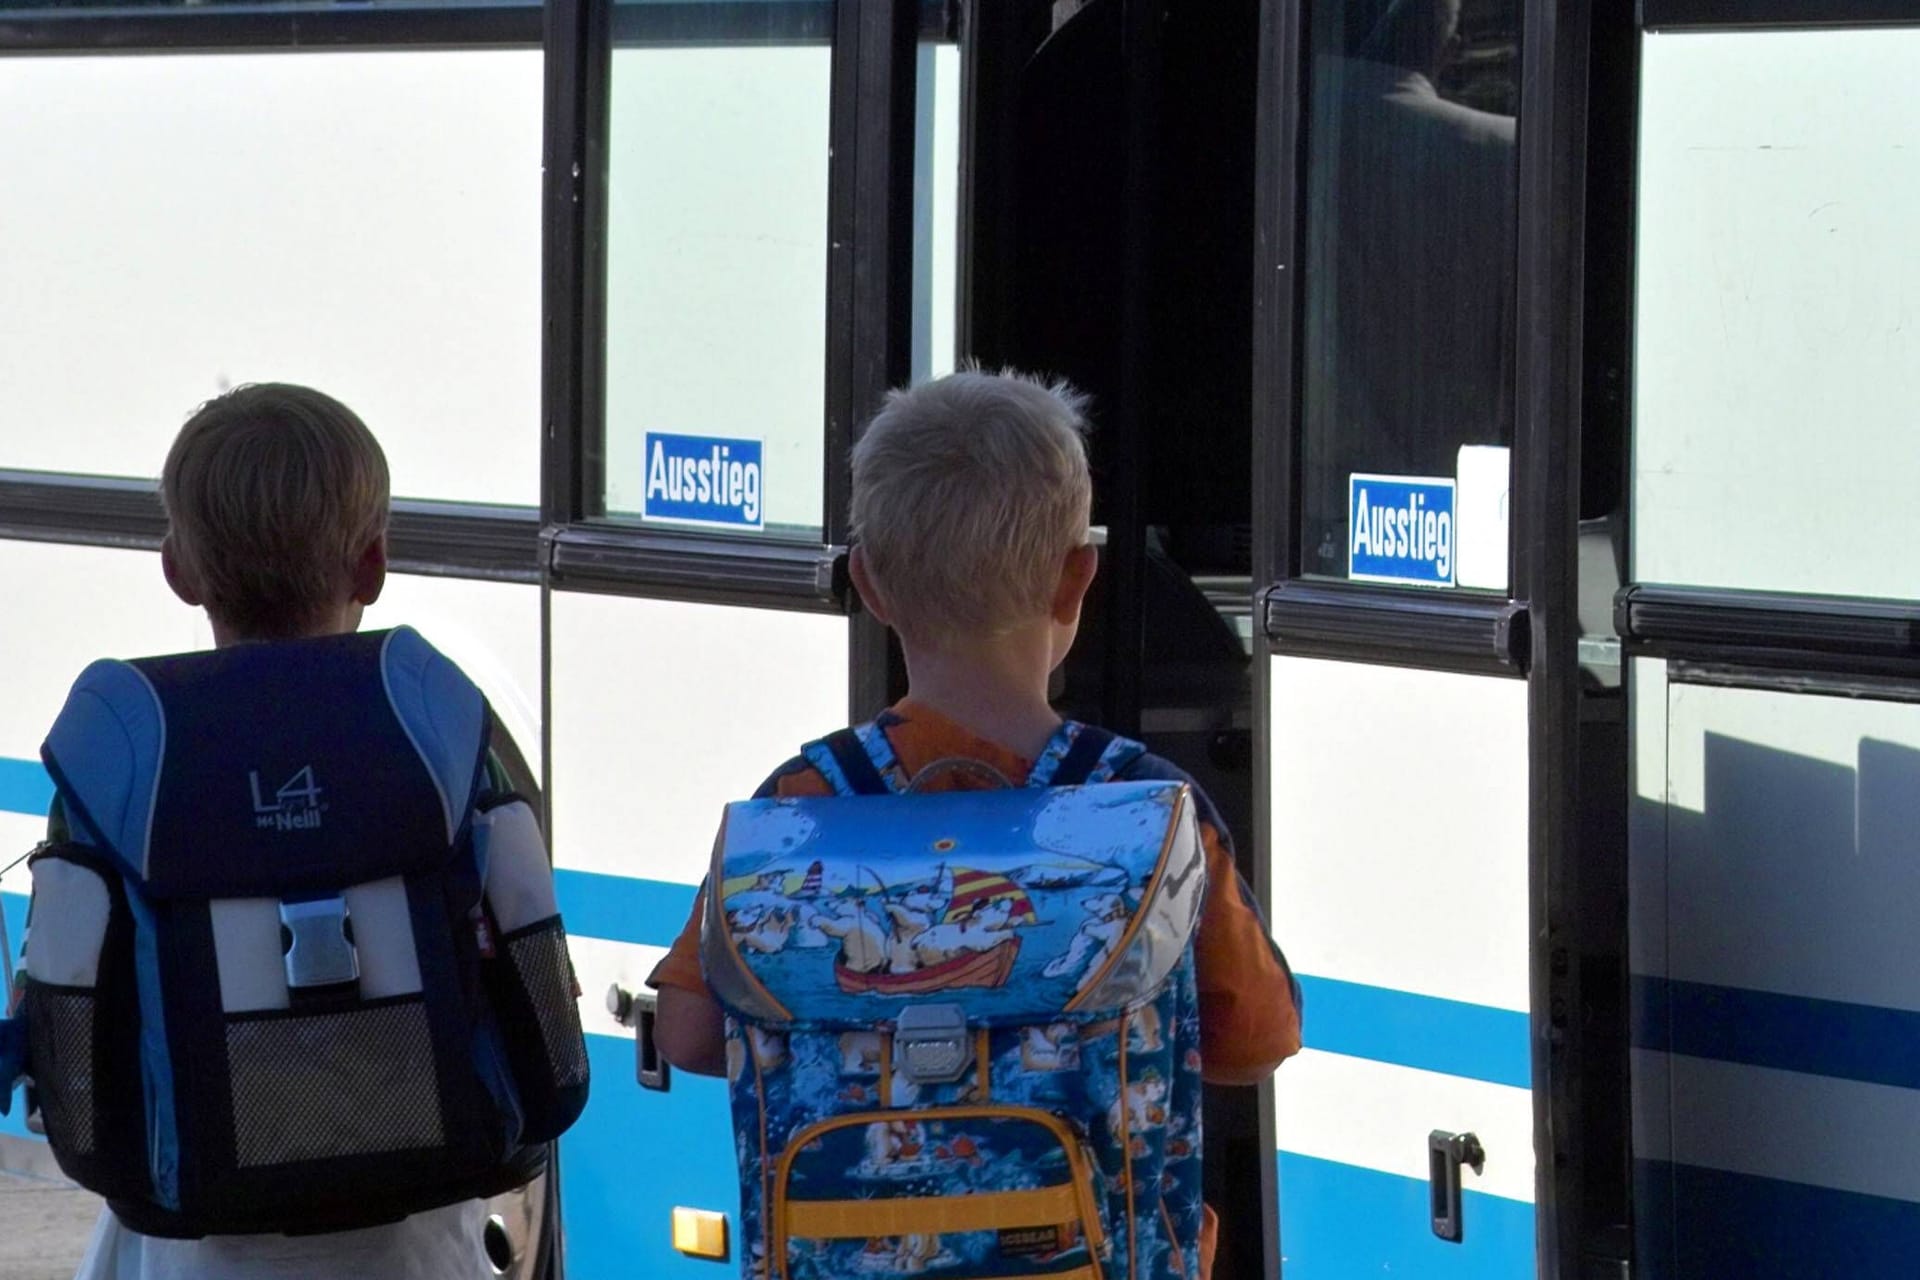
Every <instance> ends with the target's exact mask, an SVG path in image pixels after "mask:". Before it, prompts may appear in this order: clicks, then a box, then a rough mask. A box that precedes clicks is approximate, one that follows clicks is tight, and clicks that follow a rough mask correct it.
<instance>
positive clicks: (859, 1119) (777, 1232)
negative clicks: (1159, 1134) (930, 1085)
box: [765, 1106, 1106, 1280]
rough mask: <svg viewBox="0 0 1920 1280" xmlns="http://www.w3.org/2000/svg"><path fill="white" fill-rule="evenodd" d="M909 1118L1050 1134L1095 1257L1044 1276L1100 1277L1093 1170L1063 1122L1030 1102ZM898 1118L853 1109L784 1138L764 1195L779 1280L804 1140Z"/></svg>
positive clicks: (785, 1274) (939, 1110)
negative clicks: (1012, 1125) (1031, 1128)
mask: <svg viewBox="0 0 1920 1280" xmlns="http://www.w3.org/2000/svg"><path fill="white" fill-rule="evenodd" d="M912 1114H913V1119H914V1120H915V1121H916V1122H919V1123H925V1122H926V1121H928V1120H995V1119H998V1120H1019V1121H1023V1122H1025V1123H1028V1124H1037V1125H1039V1126H1041V1127H1042V1128H1044V1129H1045V1130H1047V1132H1048V1133H1050V1134H1052V1135H1053V1137H1054V1140H1055V1141H1057V1142H1058V1143H1059V1144H1060V1149H1061V1151H1063V1152H1065V1153H1066V1157H1067V1173H1068V1177H1069V1179H1070V1182H1069V1184H1068V1185H1070V1186H1071V1188H1072V1192H1073V1197H1074V1200H1075V1201H1076V1203H1077V1204H1078V1205H1079V1209H1080V1227H1081V1229H1082V1230H1083V1231H1085V1232H1086V1237H1087V1255H1088V1257H1089V1258H1092V1259H1094V1260H1095V1261H1094V1262H1092V1263H1091V1264H1089V1265H1088V1266H1087V1267H1085V1268H1083V1269H1081V1270H1079V1271H1072V1272H1064V1273H1061V1275H1059V1276H1049V1277H1048V1278H1047V1280H1067V1278H1068V1277H1084V1278H1085V1280H1103V1273H1102V1271H1101V1269H1100V1266H1099V1263H1098V1259H1099V1257H1100V1252H1101V1250H1102V1249H1103V1248H1104V1247H1105V1245H1106V1232H1105V1230H1104V1229H1103V1228H1102V1226H1101V1224H1100V1205H1099V1202H1098V1201H1097V1200H1096V1199H1095V1198H1094V1193H1093V1172H1092V1167H1091V1166H1090V1165H1089V1163H1088V1161H1087V1153H1086V1150H1085V1149H1084V1148H1083V1147H1081V1145H1080V1139H1079V1138H1078V1137H1077V1136H1076V1135H1075V1134H1074V1132H1073V1130H1071V1129H1069V1128H1068V1127H1067V1123H1066V1121H1064V1120H1062V1119H1061V1118H1060V1117H1059V1116H1056V1115H1054V1114H1053V1113H1052V1112H1051V1111H1041V1110H1039V1109H1037V1108H1033V1107H1011V1106H959V1107H932V1108H929V1109H927V1110H925V1111H916V1112H914V1113H912ZM900 1118H901V1114H900V1112H898V1111H855V1112H850V1113H848V1114H846V1115H841V1116H831V1117H828V1118H827V1119H824V1120H816V1121H814V1122H813V1123H812V1124H810V1125H806V1126H804V1127H802V1128H800V1129H797V1130H795V1131H794V1133H793V1134H792V1135H791V1136H790V1137H789V1138H788V1139H787V1145H786V1149H785V1150H783V1151H782V1152H781V1153H780V1164H779V1167H778V1170H777V1171H776V1173H775V1175H774V1181H773V1187H772V1194H771V1195H770V1196H769V1197H768V1199H767V1200H766V1202H765V1204H766V1227H765V1235H766V1239H767V1261H768V1263H769V1265H770V1266H772V1267H775V1268H777V1269H778V1274H779V1275H780V1277H781V1280H791V1277H790V1275H789V1271H788V1267H787V1239H788V1237H789V1236H792V1235H797V1234H798V1233H797V1232H793V1231H789V1230H788V1229H787V1221H786V1219H787V1209H788V1205H787V1198H786V1188H787V1184H788V1182H790V1181H791V1180H792V1176H793V1162H794V1158H795V1157H796V1156H798V1155H799V1154H800V1152H801V1151H802V1150H804V1149H805V1148H806V1146H807V1144H809V1143H811V1142H813V1141H814V1140H815V1139H816V1138H819V1137H821V1136H822V1135H823V1134H827V1133H831V1132H832V1131H833V1130H835V1129H851V1128H853V1127H855V1126H857V1125H867V1124H886V1123H888V1122H890V1121H897V1120H899V1119H900Z"/></svg>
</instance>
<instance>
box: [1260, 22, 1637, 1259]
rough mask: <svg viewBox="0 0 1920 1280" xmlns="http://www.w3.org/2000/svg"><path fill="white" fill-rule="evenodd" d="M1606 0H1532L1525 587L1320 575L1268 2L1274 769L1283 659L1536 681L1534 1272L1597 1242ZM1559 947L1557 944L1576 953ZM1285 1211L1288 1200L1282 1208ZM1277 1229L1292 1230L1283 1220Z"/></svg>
mask: <svg viewBox="0 0 1920 1280" xmlns="http://www.w3.org/2000/svg"><path fill="white" fill-rule="evenodd" d="M1598 7H1600V6H1598V4H1597V0H1562V2H1560V3H1556V2H1555V0H1523V3H1522V15H1521V22H1522V26H1521V48H1520V66H1521V73H1520V85H1521V100H1520V111H1519V116H1518V125H1517V140H1516V149H1515V163H1516V165H1517V172H1516V180H1517V181H1516V202H1517V209H1516V220H1515V228H1516V236H1515V244H1514V253H1515V286H1514V287H1515V298H1514V302H1515V326H1514V336H1513V342H1514V357H1515V360H1514V405H1515V422H1514V440H1513V446H1512V448H1513V452H1512V455H1511V459H1512V462H1511V472H1510V479H1511V492H1512V495H1513V501H1512V505H1511V510H1512V513H1513V518H1512V523H1511V526H1510V535H1509V556H1510V560H1509V573H1508V589H1507V591H1506V592H1505V593H1504V594H1478V593H1464V592H1457V591H1438V590H1430V589H1422V588H1408V587H1397V586H1390V585H1384V584H1371V583H1356V582H1350V581H1340V580H1334V579H1326V578H1310V577H1306V576H1304V575H1303V574H1302V573H1301V557H1300V551H1301V548H1300V547H1299V545H1298V543H1299V530H1298V528H1297V525H1298V517H1299V511H1300V503H1301V465H1300V464H1301V456H1300V455H1301V433H1302V430H1303V424H1304V414H1303V413H1302V405H1301V386H1300V378H1299V376H1298V373H1299V369H1300V367H1301V363H1302V360H1303V344H1302V328H1303V317H1304V303H1305V291H1304V289H1303V288H1302V285H1301V280H1300V271H1301V268H1302V266H1303V265H1304V263H1305V260H1306V253H1305V232H1306V226H1305V218H1304V216H1303V210H1302V207H1301V206H1302V203H1303V193H1304V192H1305V190H1306V189H1307V188H1306V181H1305V178H1306V164H1307V142H1306V130H1305V123H1306V121H1305V114H1306V113H1305V104H1306V100H1307V99H1306V92H1307V75H1308V50H1309V48H1310V45H1309V41H1308V39H1307V36H1308V22H1309V18H1308V11H1309V8H1310V0H1269V4H1268V5H1267V7H1266V11H1265V30H1264V32H1263V38H1262V52H1261V85H1260V118H1259V127H1258V135H1257V144H1256V147H1257V149H1256V157H1255V173H1256V187H1257V191H1256V200H1257V205H1256V210H1255V218H1256V224H1255V259H1254V262H1253V264H1252V269H1253V272H1254V329H1253V334H1252V338H1253V342H1254V352H1253V370H1254V374H1253V377H1254V389H1253V413H1254V432H1253V437H1254V465H1253V484H1254V503H1253V512H1254V546H1253V551H1254V583H1255V587H1256V592H1257V595H1256V608H1255V619H1256V623H1257V624H1259V625H1257V626H1256V633H1255V634H1256V637H1259V636H1260V635H1261V634H1263V633H1264V636H1265V639H1266V643H1265V644H1256V645H1255V647H1254V648H1255V652H1254V695H1253V697H1254V717H1255V735H1254V740H1255V764H1254V772H1255V776H1256V778H1261V779H1265V778H1269V777H1270V776H1271V772H1272V767H1273V748H1272V737H1273V734H1274V733H1276V732H1278V731H1280V729H1279V727H1277V726H1275V725H1274V724H1273V721H1272V714H1273V713H1272V694H1273V674H1272V664H1273V661H1274V659H1275V658H1276V657H1278V656H1296V657H1316V658H1330V659H1336V660H1342V661H1347V662H1355V663H1362V664H1369V665H1378V666H1397V667H1415V668H1419V669H1423V670H1432V671H1440V672H1454V673H1460V674H1469V675H1479V676H1494V677H1504V678H1508V679H1524V680H1526V682H1527V688H1528V693H1527V704H1528V742H1529V747H1528V754H1529V783H1528V792H1529V794H1528V808H1529V819H1528V854H1527V870H1528V878H1529V886H1530V888H1529V895H1528V897H1529V917H1530V918H1529V935H1530V938H1531V940H1532V941H1531V944H1530V956H1529V988H1530V992H1529V1007H1530V1014H1529V1021H1530V1026H1531V1036H1530V1039H1531V1044H1532V1060H1533V1091H1534V1098H1535V1103H1534V1148H1535V1158H1536V1162H1537V1170H1538V1172H1537V1175H1536V1185H1535V1206H1534V1209H1535V1214H1536V1232H1535V1252H1536V1271H1537V1274H1539V1275H1542V1276H1548V1275H1558V1274H1561V1271H1562V1264H1563V1262H1564V1263H1565V1265H1566V1266H1567V1267H1571V1266H1573V1265H1574V1259H1576V1258H1578V1257H1579V1256H1580V1253H1579V1233H1580V1232H1581V1231H1582V1230H1583V1229H1584V1224H1582V1223H1580V1222H1579V1221H1578V1220H1577V1219H1578V1215H1577V1214H1575V1213H1563V1212H1562V1205H1563V1204H1567V1205H1572V1204H1577V1203H1578V1202H1579V1199H1578V1169H1577V1164H1576V1163H1575V1162H1573V1161H1570V1160H1563V1159H1562V1157H1565V1156H1568V1155H1569V1154H1570V1153H1571V1152H1575V1151H1577V1146H1573V1145H1571V1144H1573V1143H1574V1142H1575V1141H1576V1139H1575V1136H1574V1135H1575V1134H1576V1129H1577V1126H1576V1125H1575V1124H1574V1122H1573V1117H1574V1114H1575V1111H1576V1109H1577V1106H1578V1103H1579V1095H1578V1093H1577V1089H1578V1080H1577V1071H1574V1070H1570V1069H1569V1063H1568V1062H1567V1061H1566V1059H1565V1056H1564V1047H1563V1046H1564V1042H1565V1039H1566V1037H1565V1031H1566V1027H1567V1019H1568V1017H1569V1016H1570V1010H1571V1009H1572V999H1573V994H1572V993H1573V990H1574V985H1575V984H1576V983H1577V981H1578V971H1577V965H1575V964H1572V963H1571V962H1570V958H1569V957H1568V955H1567V949H1566V947H1565V946H1564V945H1562V944H1559V943H1558V941H1557V939H1558V938H1559V937H1560V936H1562V934H1563V933H1564V931H1565V930H1566V928H1567V924H1568V917H1569V914H1570V913H1571V912H1573V911H1574V910H1576V909H1577V906H1578V903H1577V899H1576V897H1575V894H1576V892H1577V883H1576V882H1575V880H1574V879H1573V878H1572V877H1571V876H1570V874H1569V873H1570V872H1571V870H1572V868H1571V866H1570V863H1571V861H1572V859H1570V858H1569V857H1567V856H1566V855H1565V853H1564V852H1563V851H1565V850H1570V849H1573V848H1575V847H1577V846H1576V844H1575V840H1574V836H1575V833H1576V826H1577V822H1578V820H1579V813H1578V810H1577V807H1576V802H1575V797H1574V795H1573V790H1574V788H1573V786H1572V781H1573V779H1574V778H1575V777H1576V775H1577V770H1578V739H1577V726H1578V717H1579V714H1580V704H1579V699H1580V684H1579V680H1580V673H1579V669H1578V638H1579V626H1578V612H1577V603H1578V599H1577V586H1578V579H1577V570H1578V561H1577V547H1578V541H1577V539H1578V515H1579V510H1578V496H1579V465H1580V448H1579V445H1580V431H1581V425H1582V421H1583V418H1582V410H1583V400H1582V391H1583V388H1582V383H1581V373H1582V346H1581V342H1582V329H1581V320H1582V311H1581V308H1582V306H1583V298H1582V293H1581V287H1580V286H1581V284H1582V275H1581V272H1582V269H1583V256H1582V254H1583V246H1584V235H1585V215H1586V210H1585V204H1584V199H1585V194H1584V193H1585V187H1584V181H1585V177H1586V174H1585V170H1584V162H1585V150H1584V148H1585V143H1586V131H1587V121H1586V116H1585V112H1586V97H1585V94H1586V74H1587V62H1588V52H1589V50H1588V40H1589V34H1590V28H1591V25H1592V23H1593V21H1594V15H1595V10H1596V8H1598ZM1255 800H1256V809H1255V831H1256V842H1257V846H1258V848H1259V849H1260V850H1261V854H1260V856H1259V858H1258V870H1259V875H1258V878H1257V883H1256V884H1255V889H1256V892H1257V893H1258V894H1259V896H1260V898H1261V900H1262V901H1263V902H1270V901H1271V893H1272V875H1271V867H1272V858H1273V856H1274V850H1275V848H1276V842H1275V835H1274V833H1275V823H1276V815H1275V814H1274V812H1273V805H1272V798H1271V791H1270V788H1269V787H1267V786H1259V787H1256V789H1255ZM1556 957H1557V959H1556ZM1275 1211H1276V1214H1277V1212H1278V1209H1277V1206H1276V1210H1275ZM1269 1235H1270V1237H1272V1238H1274V1239H1276V1240H1277V1238H1278V1236H1279V1228H1278V1224H1277V1223H1276V1225H1275V1228H1274V1229H1273V1230H1272V1231H1270V1232H1269Z"/></svg>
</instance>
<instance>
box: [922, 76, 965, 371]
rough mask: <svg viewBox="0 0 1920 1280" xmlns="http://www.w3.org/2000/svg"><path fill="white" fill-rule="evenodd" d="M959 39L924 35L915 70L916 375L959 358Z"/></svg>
mask: <svg viewBox="0 0 1920 1280" xmlns="http://www.w3.org/2000/svg"><path fill="white" fill-rule="evenodd" d="M959 216H960V47H959V46H958V45H955V44H944V43H940V44H936V43H932V42H928V41H922V42H921V44H920V46H919V49H918V65H917V68H916V71H915V75H914V148H913V381H915V382H924V381H926V380H927V379H928V378H938V377H941V376H943V375H945V374H949V373H952V372H953V370H954V365H955V363H956V348H955V345H954V342H955V328H954V323H955V320H956V319H957V318H958V316H957V310H956V300H955V296H954V295H955V287H956V286H957V284H958V283H959V275H958V267H959V263H958V254H959V248H960V232H959Z"/></svg>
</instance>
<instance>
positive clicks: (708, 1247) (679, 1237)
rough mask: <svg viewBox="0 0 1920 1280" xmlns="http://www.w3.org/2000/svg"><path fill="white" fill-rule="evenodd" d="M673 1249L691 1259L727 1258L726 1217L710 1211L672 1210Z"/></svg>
mask: <svg viewBox="0 0 1920 1280" xmlns="http://www.w3.org/2000/svg"><path fill="white" fill-rule="evenodd" d="M673 1247H674V1248H676V1249H678V1250H679V1251H680V1252H681V1253H684V1254H686V1255H687V1256H689V1257H693V1258H721V1259H724V1258H725V1257H726V1256H727V1215H726V1214H724V1213H715V1212H713V1211H712V1210H711V1209H688V1208H684V1207H682V1206H680V1205H675V1206H674V1207H673Z"/></svg>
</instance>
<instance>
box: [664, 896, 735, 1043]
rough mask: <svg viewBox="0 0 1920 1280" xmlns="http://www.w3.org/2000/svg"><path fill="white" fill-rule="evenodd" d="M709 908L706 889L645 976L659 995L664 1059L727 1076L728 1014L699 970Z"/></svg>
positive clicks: (696, 898) (697, 897) (695, 901)
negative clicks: (702, 922)
mask: <svg viewBox="0 0 1920 1280" xmlns="http://www.w3.org/2000/svg"><path fill="white" fill-rule="evenodd" d="M706 908H707V895H706V890H705V889H702V890H701V891H700V893H699V895H698V896H696V897H695V898H694V900H693V914H692V915H690V916H688V917H687V923H686V927H685V928H683V929H681V930H680V936H679V937H677V938H675V939H674V940H673V946H672V947H671V948H670V949H669V950H668V951H667V954H666V955H665V956H663V957H662V958H661V960H660V963H659V964H657V965H655V966H654V969H653V972H652V973H651V974H649V975H647V985H648V986H650V987H653V988H655V989H656V990H658V991H659V992H660V1009H659V1012H658V1014H657V1015H656V1016H655V1018H654V1023H653V1036H654V1041H655V1044H656V1045H657V1047H658V1048H659V1050H660V1053H661V1055H662V1056H663V1057H665V1058H666V1060H667V1061H668V1062H671V1063H672V1064H673V1065H674V1066H676V1067H679V1068H680V1069H681V1070H682V1071H691V1072H693V1073H694V1074H695V1075H702V1076H723V1075H725V1074H726V1073H727V1039H726V1020H725V1014H723V1013H722V1012H721V1009H720V1004H719V1002H718V1001H716V1000H715V999H714V998H713V995H712V993H711V992H709V991H708V990H707V980H706V977H705V976H704V975H703V974H702V973H701V972H700V917H701V916H702V915H703V914H704V913H705V911H706Z"/></svg>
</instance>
